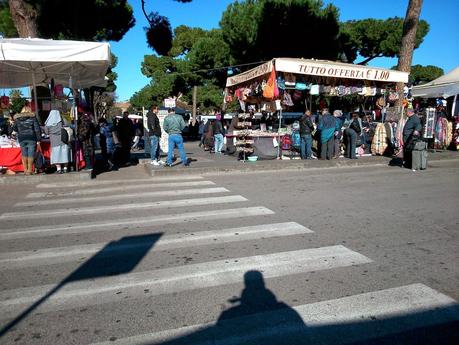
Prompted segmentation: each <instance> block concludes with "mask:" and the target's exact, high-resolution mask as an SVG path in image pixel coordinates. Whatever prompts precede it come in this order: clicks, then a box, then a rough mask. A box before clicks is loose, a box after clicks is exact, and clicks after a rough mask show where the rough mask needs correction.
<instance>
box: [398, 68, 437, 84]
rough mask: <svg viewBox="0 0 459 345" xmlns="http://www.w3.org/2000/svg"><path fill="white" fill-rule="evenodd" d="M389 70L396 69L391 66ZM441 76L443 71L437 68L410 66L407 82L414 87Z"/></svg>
mask: <svg viewBox="0 0 459 345" xmlns="http://www.w3.org/2000/svg"><path fill="white" fill-rule="evenodd" d="M391 69H397V66H393V67H392V68H391ZM443 74H445V71H444V70H443V69H442V68H440V67H438V66H433V65H427V66H422V65H413V66H411V71H410V78H409V81H410V83H413V84H414V85H419V84H424V83H428V82H429V81H432V80H434V79H437V78H439V77H441V76H442V75H443Z"/></svg>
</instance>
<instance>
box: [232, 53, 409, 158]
mask: <svg viewBox="0 0 459 345" xmlns="http://www.w3.org/2000/svg"><path fill="white" fill-rule="evenodd" d="M397 82H404V83H406V82H408V73H405V72H400V71H396V70H389V69H383V68H376V67H369V66H360V65H353V64H346V63H341V62H332V61H322V60H307V59H296V58H275V59H272V60H270V61H267V62H265V63H263V64H261V65H259V66H257V67H255V68H253V69H251V70H249V71H246V72H244V73H240V74H238V75H234V76H231V77H228V78H227V82H226V91H225V102H226V103H229V102H232V101H233V100H235V99H236V100H237V101H238V102H239V105H240V108H241V109H242V115H239V116H242V117H244V115H243V114H244V113H248V112H249V110H253V111H258V112H264V113H267V114H268V116H270V115H269V114H276V117H275V118H276V120H277V121H278V126H277V127H278V128H277V131H274V130H271V131H270V130H269V129H268V128H264V130H262V131H261V132H264V133H255V132H253V133H250V138H251V139H252V140H254V138H256V137H259V136H260V137H263V136H266V134H268V135H272V133H276V134H277V139H278V140H277V142H276V141H273V145H279V146H278V147H281V146H280V144H281V138H280V137H281V135H282V134H285V133H288V134H291V131H290V130H291V128H286V126H285V125H284V123H283V113H284V112H286V111H290V112H297V113H299V114H302V113H303V112H304V110H305V109H312V110H319V109H321V108H324V107H327V108H328V107H330V106H329V105H328V104H327V101H329V100H330V99H332V101H333V98H334V99H339V100H344V99H346V100H349V99H351V100H352V99H355V100H357V102H355V101H354V102H349V109H347V112H348V113H349V112H351V111H354V109H355V107H356V105H357V106H359V107H360V106H364V105H365V102H367V101H368V99H371V102H372V105H371V108H370V110H372V112H371V114H372V116H373V119H374V120H377V121H378V122H384V121H385V120H386V117H385V115H386V111H387V104H388V103H389V102H392V103H394V102H395V101H396V99H397V97H398V94H397V93H396V91H395V83H397ZM267 90H268V92H267ZM335 103H336V102H335ZM390 114H393V112H391V113H390ZM243 149H245V148H243ZM280 154H281V152H280V149H279V154H278V157H279V155H280Z"/></svg>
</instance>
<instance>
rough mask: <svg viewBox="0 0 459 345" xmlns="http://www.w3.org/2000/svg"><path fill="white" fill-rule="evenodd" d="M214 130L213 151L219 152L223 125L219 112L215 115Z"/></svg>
mask: <svg viewBox="0 0 459 345" xmlns="http://www.w3.org/2000/svg"><path fill="white" fill-rule="evenodd" d="M213 132H214V152H215V153H218V154H221V153H222V148H223V134H224V130H223V125H222V116H221V115H220V114H219V113H216V115H215V122H214V125H213Z"/></svg>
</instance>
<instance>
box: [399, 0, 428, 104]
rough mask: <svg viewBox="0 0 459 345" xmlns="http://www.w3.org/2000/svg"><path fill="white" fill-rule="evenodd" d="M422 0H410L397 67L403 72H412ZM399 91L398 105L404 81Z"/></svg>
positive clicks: (401, 96)
mask: <svg viewBox="0 0 459 345" xmlns="http://www.w3.org/2000/svg"><path fill="white" fill-rule="evenodd" d="M421 8H422V0H409V3H408V8H407V10H406V16H405V21H404V23H403V35H402V44H401V46H400V55H399V58H398V65H397V69H398V70H399V71H402V72H408V73H409V72H410V69H411V61H412V60H413V50H414V46H415V44H416V30H417V28H418V23H419V16H420V15H421ZM396 88H397V92H398V93H399V100H398V101H397V104H396V105H397V106H401V105H402V102H403V88H404V84H403V83H397V85H396Z"/></svg>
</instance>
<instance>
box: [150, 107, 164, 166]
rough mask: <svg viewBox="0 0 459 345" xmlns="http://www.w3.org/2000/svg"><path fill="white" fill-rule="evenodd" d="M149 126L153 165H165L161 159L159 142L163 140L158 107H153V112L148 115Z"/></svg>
mask: <svg viewBox="0 0 459 345" xmlns="http://www.w3.org/2000/svg"><path fill="white" fill-rule="evenodd" d="M147 126H148V136H149V137H150V157H151V164H152V165H154V166H159V165H162V164H165V163H164V162H163V161H162V160H161V159H160V152H161V149H160V147H159V140H160V139H161V125H160V123H159V118H158V107H157V106H152V107H151V110H150V111H149V112H148V113H147Z"/></svg>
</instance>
